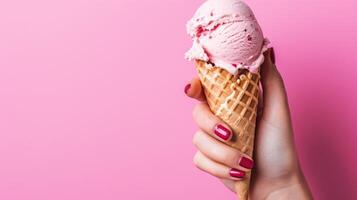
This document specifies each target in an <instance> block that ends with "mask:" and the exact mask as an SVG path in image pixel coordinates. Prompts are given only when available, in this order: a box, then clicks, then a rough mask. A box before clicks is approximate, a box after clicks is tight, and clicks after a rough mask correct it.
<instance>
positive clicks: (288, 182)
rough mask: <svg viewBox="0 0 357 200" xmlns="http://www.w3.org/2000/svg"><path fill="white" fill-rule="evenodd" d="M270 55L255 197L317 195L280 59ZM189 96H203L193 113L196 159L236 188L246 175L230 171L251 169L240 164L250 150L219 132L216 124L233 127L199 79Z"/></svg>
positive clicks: (252, 188) (253, 184)
mask: <svg viewBox="0 0 357 200" xmlns="http://www.w3.org/2000/svg"><path fill="white" fill-rule="evenodd" d="M265 57H266V59H265V62H264V64H263V65H262V67H261V76H262V79H261V83H262V87H263V91H264V92H263V94H262V99H263V100H262V101H260V105H259V109H258V119H257V128H256V140H255V149H254V163H255V166H254V168H253V171H252V182H251V186H250V191H249V193H250V197H249V198H250V199H274V200H276V199H299V200H301V199H312V194H311V192H310V190H309V187H308V185H307V183H306V181H305V178H304V175H303V173H302V170H301V168H300V164H299V160H298V156H297V153H296V148H295V144H294V136H293V128H292V123H291V117H290V110H289V105H288V99H287V95H286V90H285V87H284V82H283V79H282V77H281V75H280V73H279V72H278V70H277V68H276V65H275V64H274V63H275V55H274V51H273V50H272V49H269V50H268V51H267V52H266V53H265ZM187 95H188V96H189V97H191V98H194V99H197V100H199V101H200V103H199V104H198V105H196V106H195V108H194V111H193V118H194V120H195V122H196V123H197V125H198V127H199V128H200V130H199V131H198V132H197V133H196V134H195V136H194V138H193V143H194V144H195V146H196V147H197V153H196V155H195V157H194V163H195V165H196V166H197V167H198V168H199V169H201V170H203V171H205V172H207V173H209V174H211V175H213V176H215V177H218V178H219V179H220V180H221V181H222V182H223V184H224V185H225V186H226V187H227V188H229V189H230V190H231V191H233V192H235V189H234V184H235V182H236V181H240V180H241V179H238V178H233V177H231V176H230V174H229V172H230V170H231V169H239V170H241V171H248V170H250V169H246V168H244V167H241V166H240V165H239V160H240V159H241V158H242V156H245V155H243V154H242V153H241V152H239V151H238V150H236V149H234V148H231V147H230V146H228V145H227V144H225V141H224V140H223V139H221V138H219V137H218V136H216V135H215V134H214V128H215V127H216V125H218V124H221V125H223V126H225V127H226V128H229V126H228V125H226V124H224V123H223V122H222V121H221V120H220V119H219V118H217V117H216V116H215V115H214V114H213V113H212V112H211V111H210V109H209V107H208V105H207V103H206V102H205V97H204V94H203V89H202V86H201V83H200V80H199V78H197V77H196V78H194V79H193V80H192V81H191V87H190V88H189V89H188V90H187ZM238 139H239V138H238Z"/></svg>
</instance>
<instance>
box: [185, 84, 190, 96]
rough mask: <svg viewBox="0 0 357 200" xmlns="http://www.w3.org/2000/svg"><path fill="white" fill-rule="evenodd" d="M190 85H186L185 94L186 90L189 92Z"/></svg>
mask: <svg viewBox="0 0 357 200" xmlns="http://www.w3.org/2000/svg"><path fill="white" fill-rule="evenodd" d="M190 88H191V84H188V85H186V87H185V94H188V90H190Z"/></svg>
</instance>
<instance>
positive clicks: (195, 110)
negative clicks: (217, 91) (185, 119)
mask: <svg viewBox="0 0 357 200" xmlns="http://www.w3.org/2000/svg"><path fill="white" fill-rule="evenodd" d="M201 109H202V104H197V105H195V107H194V108H193V111H192V116H193V118H194V119H197V117H198V116H199V114H200V112H201Z"/></svg>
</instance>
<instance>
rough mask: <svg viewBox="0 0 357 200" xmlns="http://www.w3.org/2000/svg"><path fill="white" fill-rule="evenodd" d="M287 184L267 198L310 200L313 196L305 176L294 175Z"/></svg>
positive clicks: (275, 199)
mask: <svg viewBox="0 0 357 200" xmlns="http://www.w3.org/2000/svg"><path fill="white" fill-rule="evenodd" d="M284 182H285V183H284V184H282V185H281V187H279V188H276V189H275V190H274V191H272V192H270V193H269V195H268V196H267V198H266V199H267V200H270V199H274V200H279V199H292V200H294V199H296V200H300V199H301V200H310V199H313V198H312V194H311V192H310V190H309V187H308V185H307V182H306V180H305V178H304V175H303V174H302V173H301V171H300V170H299V172H297V173H296V174H293V175H292V176H291V177H290V178H289V180H286V181H284Z"/></svg>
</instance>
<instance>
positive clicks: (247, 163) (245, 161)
mask: <svg viewBox="0 0 357 200" xmlns="http://www.w3.org/2000/svg"><path fill="white" fill-rule="evenodd" d="M239 165H240V166H241V167H244V168H247V169H253V167H254V162H253V160H251V159H250V158H247V157H242V158H241V159H240V161H239Z"/></svg>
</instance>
